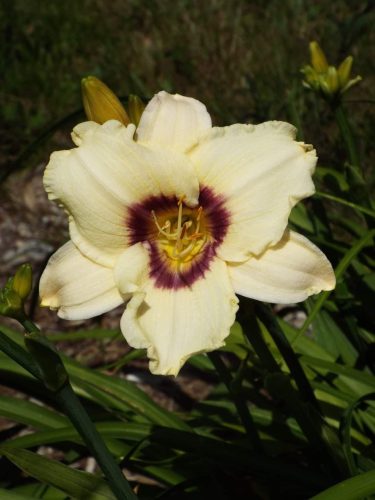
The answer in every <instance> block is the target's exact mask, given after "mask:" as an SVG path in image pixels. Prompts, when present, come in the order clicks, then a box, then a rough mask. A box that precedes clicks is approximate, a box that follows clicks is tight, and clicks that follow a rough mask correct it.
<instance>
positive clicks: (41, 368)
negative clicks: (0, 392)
mask: <svg viewBox="0 0 375 500" xmlns="http://www.w3.org/2000/svg"><path fill="white" fill-rule="evenodd" d="M19 321H20V323H21V324H22V326H23V327H24V328H25V330H26V331H27V332H29V336H28V337H26V338H25V342H26V345H27V346H28V348H29V350H30V351H31V353H32V354H33V355H30V354H29V353H28V352H27V351H25V350H24V349H23V348H22V347H20V346H19V345H18V344H16V343H15V342H13V341H12V340H11V339H9V338H8V337H7V336H6V335H4V334H3V333H2V332H0V348H1V349H2V350H3V351H4V352H5V353H6V354H7V355H8V356H10V357H11V358H12V359H14V361H16V362H17V363H19V364H20V365H21V366H22V367H23V368H25V369H26V370H28V371H29V372H30V373H31V374H32V375H34V376H35V377H36V378H38V379H39V380H40V381H41V382H43V383H44V385H45V386H46V388H47V389H49V390H51V389H52V393H53V395H54V397H55V399H56V400H57V402H58V403H59V405H60V406H61V408H62V409H63V411H64V412H65V413H66V415H67V416H68V417H69V419H70V421H71V422H72V424H73V425H74V427H75V428H76V429H77V431H78V433H79V434H80V436H81V437H82V439H83V441H84V442H85V444H86V446H87V448H88V450H89V451H90V453H91V454H92V455H93V456H94V457H95V459H96V460H97V462H98V464H99V466H100V468H101V469H102V471H103V474H104V475H105V477H106V478H107V480H108V483H109V485H110V487H111V489H112V491H113V493H114V494H115V496H116V498H117V499H118V500H135V499H137V496H136V495H135V494H134V493H133V491H132V489H131V487H130V485H129V483H128V481H127V480H126V478H125V476H124V474H123V473H122V471H121V469H120V468H119V466H118V464H117V463H116V461H115V459H114V458H113V456H112V455H111V453H110V452H109V450H108V448H107V446H106V445H105V443H104V441H103V439H102V437H101V435H100V434H99V432H98V431H97V429H96V427H95V425H94V424H93V422H92V421H91V420H90V417H89V416H88V414H87V412H86V410H85V408H84V406H83V405H82V403H81V401H80V400H79V399H78V397H77V395H76V394H75V392H74V391H73V388H72V386H71V384H70V381H69V376H68V374H67V372H66V370H65V367H64V365H63V362H62V360H61V358H60V356H59V354H58V353H57V351H56V350H55V348H54V347H53V346H52V345H50V344H49V342H48V341H47V340H46V338H45V337H44V336H42V335H41V334H40V331H39V329H38V327H37V326H36V325H35V324H34V323H33V322H32V321H31V320H29V319H28V318H26V317H22V318H21V319H20V320H19ZM48 373H50V377H48ZM49 379H50V380H49ZM59 380H61V384H59ZM54 384H56V386H54ZM54 387H55V388H54Z"/></svg>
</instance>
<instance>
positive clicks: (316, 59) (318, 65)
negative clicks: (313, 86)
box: [310, 42, 328, 73]
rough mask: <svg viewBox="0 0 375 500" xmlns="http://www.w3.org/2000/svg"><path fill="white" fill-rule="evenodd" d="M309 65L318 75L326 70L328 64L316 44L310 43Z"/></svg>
mask: <svg viewBox="0 0 375 500" xmlns="http://www.w3.org/2000/svg"><path fill="white" fill-rule="evenodd" d="M310 54H311V65H312V67H313V68H314V69H315V71H317V72H318V73H324V72H326V71H327V70H328V62H327V59H326V56H325V54H324V52H323V51H322V49H321V48H320V46H319V44H318V42H310Z"/></svg>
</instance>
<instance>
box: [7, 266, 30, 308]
mask: <svg viewBox="0 0 375 500" xmlns="http://www.w3.org/2000/svg"><path fill="white" fill-rule="evenodd" d="M12 287H13V290H14V291H15V292H16V293H17V294H18V295H19V296H20V298H21V299H22V300H25V299H27V297H28V296H29V293H30V292H31V287H32V269H31V266H30V264H22V266H20V267H19V268H18V269H17V271H16V274H15V275H14V278H13V285H12Z"/></svg>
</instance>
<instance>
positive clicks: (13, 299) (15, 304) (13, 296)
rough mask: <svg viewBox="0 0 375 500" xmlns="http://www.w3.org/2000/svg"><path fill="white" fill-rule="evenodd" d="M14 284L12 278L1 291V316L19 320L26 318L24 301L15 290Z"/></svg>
mask: <svg viewBox="0 0 375 500" xmlns="http://www.w3.org/2000/svg"><path fill="white" fill-rule="evenodd" d="M12 284H13V278H10V280H8V283H7V284H6V285H5V287H4V288H3V289H2V290H0V315H1V316H7V317H9V318H15V319H18V318H21V317H23V316H24V310H23V300H22V299H21V297H20V296H19V295H18V293H16V292H15V291H14V290H13V288H12Z"/></svg>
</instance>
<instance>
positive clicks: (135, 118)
mask: <svg viewBox="0 0 375 500" xmlns="http://www.w3.org/2000/svg"><path fill="white" fill-rule="evenodd" d="M144 109H145V105H144V104H143V102H142V100H141V99H140V98H139V97H138V96H137V95H134V94H130V95H129V101H128V112H129V118H130V121H131V123H134V125H135V126H136V127H138V124H139V122H140V119H141V116H142V113H143V110H144Z"/></svg>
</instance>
